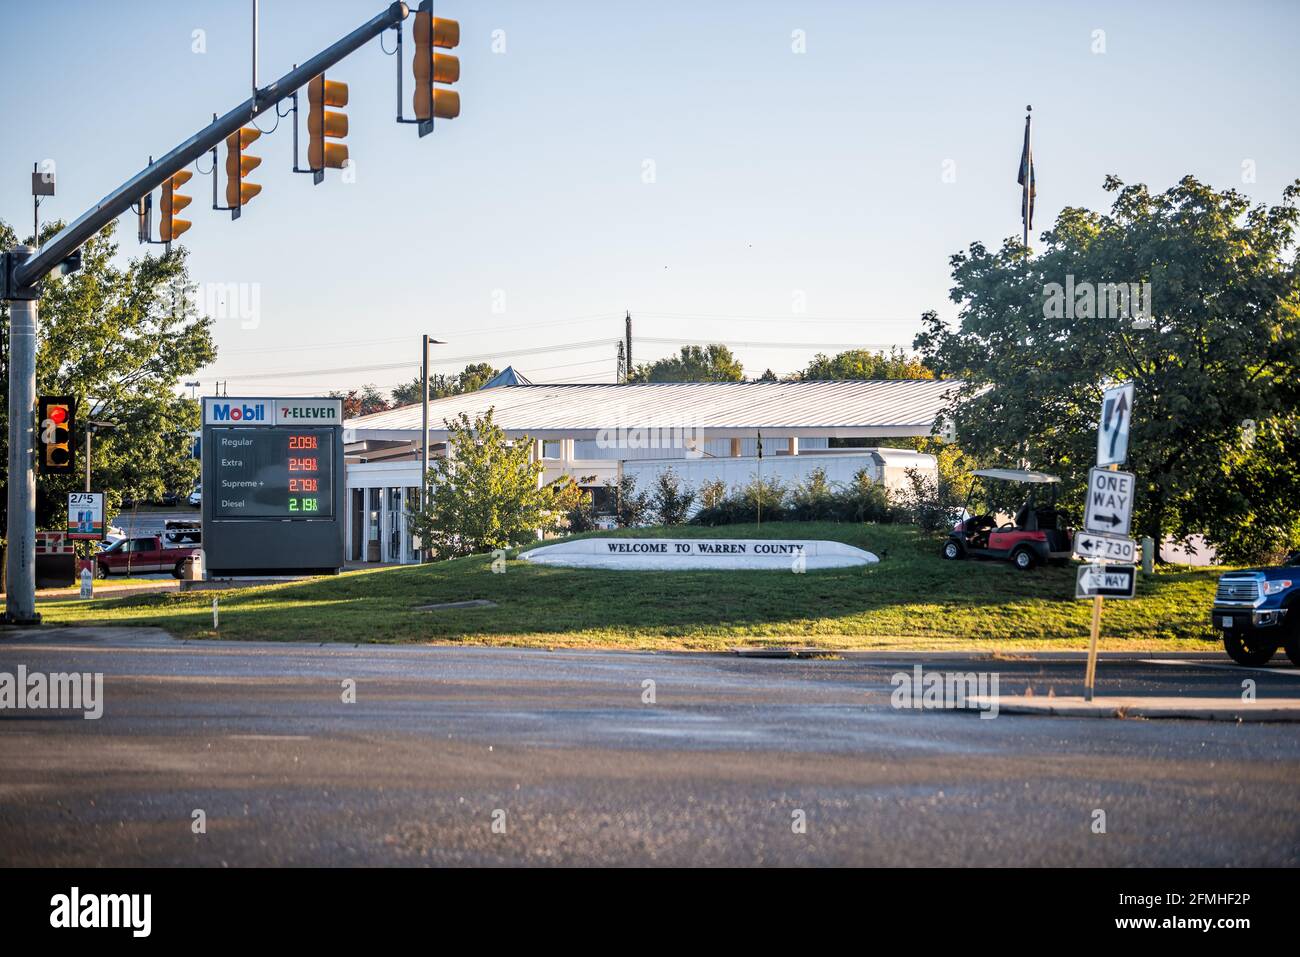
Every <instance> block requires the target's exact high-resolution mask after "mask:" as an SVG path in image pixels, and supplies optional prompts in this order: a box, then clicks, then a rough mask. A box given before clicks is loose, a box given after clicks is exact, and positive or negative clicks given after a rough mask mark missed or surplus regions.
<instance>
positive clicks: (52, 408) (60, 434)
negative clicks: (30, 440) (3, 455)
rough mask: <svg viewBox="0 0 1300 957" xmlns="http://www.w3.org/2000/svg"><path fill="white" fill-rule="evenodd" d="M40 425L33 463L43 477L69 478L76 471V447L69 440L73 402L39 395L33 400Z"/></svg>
mask: <svg viewBox="0 0 1300 957" xmlns="http://www.w3.org/2000/svg"><path fill="white" fill-rule="evenodd" d="M36 405H37V409H36V417H37V421H38V424H39V425H40V440H41V441H40V456H39V457H38V459H37V462H38V463H39V465H40V470H41V472H42V473H44V474H46V475H70V474H72V473H74V472H76V470H77V447H76V444H75V443H74V441H73V437H72V424H73V422H74V421H75V419H76V414H77V400H76V399H75V398H73V397H72V396H68V395H48V396H47V395H43V396H40V397H39V398H38V400H37V403H36Z"/></svg>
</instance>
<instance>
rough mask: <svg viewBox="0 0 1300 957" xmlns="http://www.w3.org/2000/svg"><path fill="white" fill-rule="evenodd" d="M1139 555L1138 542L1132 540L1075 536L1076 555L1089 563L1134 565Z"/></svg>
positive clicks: (1081, 534) (1097, 536)
mask: <svg viewBox="0 0 1300 957" xmlns="http://www.w3.org/2000/svg"><path fill="white" fill-rule="evenodd" d="M1137 553H1138V551H1137V542H1135V541H1133V539H1131V538H1112V537H1111V536H1109V535H1090V534H1088V533H1087V532H1079V533H1078V534H1077V535H1075V536H1074V554H1075V555H1077V556H1078V557H1079V558H1084V559H1087V560H1089V561H1094V562H1115V563H1117V564H1120V565H1132V564H1133V563H1134V562H1135V561H1137Z"/></svg>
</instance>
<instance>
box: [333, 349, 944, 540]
mask: <svg viewBox="0 0 1300 957" xmlns="http://www.w3.org/2000/svg"><path fill="white" fill-rule="evenodd" d="M509 378H510V379H512V380H513V382H512V384H508V385H491V384H490V383H489V384H488V385H485V386H484V387H483V388H481V389H479V390H478V391H476V392H466V393H463V394H461V395H454V396H448V397H447V398H443V399H435V400H433V401H431V402H430V403H429V435H428V440H427V441H428V443H429V452H430V456H431V457H432V458H442V457H443V456H445V455H446V454H447V449H446V443H447V437H448V434H447V433H448V429H447V426H446V424H445V423H446V421H447V420H451V419H457V418H459V417H460V416H461V415H462V414H464V415H466V416H468V417H469V418H470V420H471V421H472V420H473V419H475V418H477V417H478V416H481V415H483V414H484V413H486V412H487V411H488V410H489V409H491V410H492V413H493V420H494V422H495V423H496V424H497V425H498V426H499V427H501V428H502V429H503V430H504V431H505V433H506V435H507V436H509V437H510V438H513V439H519V438H523V437H525V436H527V437H528V438H529V439H531V440H532V442H533V444H534V448H533V452H532V454H533V455H534V457H535V460H536V461H538V462H540V463H541V465H542V476H541V478H542V480H543V481H551V480H554V479H556V478H559V477H561V476H566V475H567V476H570V477H572V478H573V479H574V480H575V481H578V482H579V484H581V485H582V487H583V488H585V489H588V490H589V491H590V493H591V495H592V497H593V501H595V502H597V504H600V503H601V502H603V501H606V500H607V499H608V494H609V493H608V484H609V483H612V482H615V481H617V480H618V479H619V478H620V477H622V476H624V475H625V474H630V472H635V473H636V474H637V475H638V476H641V477H643V478H648V477H649V476H651V475H653V474H654V473H655V472H656V470H659V469H663V468H677V467H680V468H682V470H683V474H685V472H686V470H687V468H688V467H689V473H690V474H689V477H690V479H691V481H692V482H702V481H705V480H712V479H715V478H718V479H726V480H728V481H730V480H732V479H734V480H735V481H740V478H736V477H737V476H739V477H741V478H743V477H746V476H748V475H749V473H750V471H751V470H753V471H755V472H757V471H758V470H759V469H761V468H763V467H764V466H763V459H762V458H760V457H759V456H767V462H768V464H767V465H766V468H767V469H768V472H767V474H769V475H774V474H776V472H778V471H779V472H780V473H781V477H782V479H783V480H785V481H790V482H796V481H799V480H801V478H803V477H806V476H807V475H808V474H809V473H811V472H812V471H813V470H816V469H822V470H823V471H825V472H826V474H832V473H835V472H836V470H839V471H844V470H845V469H848V468H849V467H850V465H852V466H853V467H854V468H857V467H863V466H865V467H868V469H869V470H870V471H871V473H872V475H873V481H880V482H883V483H886V484H888V483H890V482H891V481H892V482H898V481H900V479H899V476H900V475H901V474H902V473H903V472H904V471H905V470H906V469H907V468H910V467H915V466H918V465H919V466H921V467H922V468H929V469H930V470H931V471H932V470H933V468H934V459H933V457H932V456H929V455H920V454H918V453H915V452H906V451H903V450H897V449H872V448H866V447H864V446H866V445H867V444H869V443H866V442H858V443H855V444H854V445H855V447H854V448H832V447H831V441H832V440H833V439H859V440H862V439H868V440H869V439H884V438H905V437H912V436H927V435H930V434H931V431H932V429H933V428H934V423H935V421H936V419H937V418H938V416H939V414H940V412H941V410H942V409H943V407H944V406H945V405H946V404H947V401H948V397H949V395H950V394H951V393H953V392H954V391H955V389H956V388H957V387H958V386H959V385H960V383H959V382H955V381H953V380H948V381H942V382H938V381H935V380H932V379H903V380H857V381H851V380H844V381H833V382H655V383H632V384H627V385H616V384H612V383H610V384H557V385H533V384H531V383H528V382H527V380H526V379H524V377H523V376H519V375H518V374H517V373H514V374H512V376H510V377H509ZM420 419H421V407H420V405H418V404H416V405H407V406H402V407H401V408H398V409H390V410H389V411H387V412H377V413H375V414H373V415H364V416H359V417H358V418H354V419H349V420H347V421H345V422H344V423H343V441H344V444H345V448H346V451H347V459H346V461H347V465H346V484H347V515H348V518H347V548H348V552H347V554H348V557H349V558H351V559H352V560H354V561H370V562H409V561H414V560H416V559H417V558H418V555H417V549H416V547H415V543H414V541H413V539H412V538H411V534H410V529H409V528H408V525H407V521H406V514H407V512H408V511H409V510H410V509H411V508H413V507H414V503H415V502H416V501H417V500H418V497H419V486H420V482H421V474H420V462H419V457H420ZM777 457H779V458H777ZM850 457H853V458H855V459H860V461H856V462H850ZM896 460H899V461H896ZM625 469H627V470H628V471H627V472H625ZM728 476H730V477H731V478H730V479H728V478H727V477H728Z"/></svg>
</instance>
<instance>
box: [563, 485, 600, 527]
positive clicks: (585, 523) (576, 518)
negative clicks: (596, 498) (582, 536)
mask: <svg viewBox="0 0 1300 957" xmlns="http://www.w3.org/2000/svg"><path fill="white" fill-rule="evenodd" d="M565 521H566V522H567V523H568V531H569V533H570V534H573V535H576V534H578V533H579V532H594V531H595V530H596V512H595V509H594V508H593V507H592V502H591V496H590V495H586V494H584V495H583V496H582V498H581V499H580V500H579V501H578V503H577V504H575V505H574V506H573V508H571V509H569V511H568V512H567V513H566V514H565Z"/></svg>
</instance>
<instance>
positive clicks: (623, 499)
mask: <svg viewBox="0 0 1300 957" xmlns="http://www.w3.org/2000/svg"><path fill="white" fill-rule="evenodd" d="M605 487H606V488H607V489H609V491H610V497H611V498H613V499H614V522H615V524H616V525H618V527H619V528H638V527H640V526H642V525H645V524H646V523H647V522H648V521H649V520H650V515H651V506H650V496H649V495H647V494H646V493H645V492H638V491H637V490H636V477H635V476H632V475H624V476H622V477H621V478H620V479H619V480H618V481H617V482H606V483H605Z"/></svg>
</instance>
